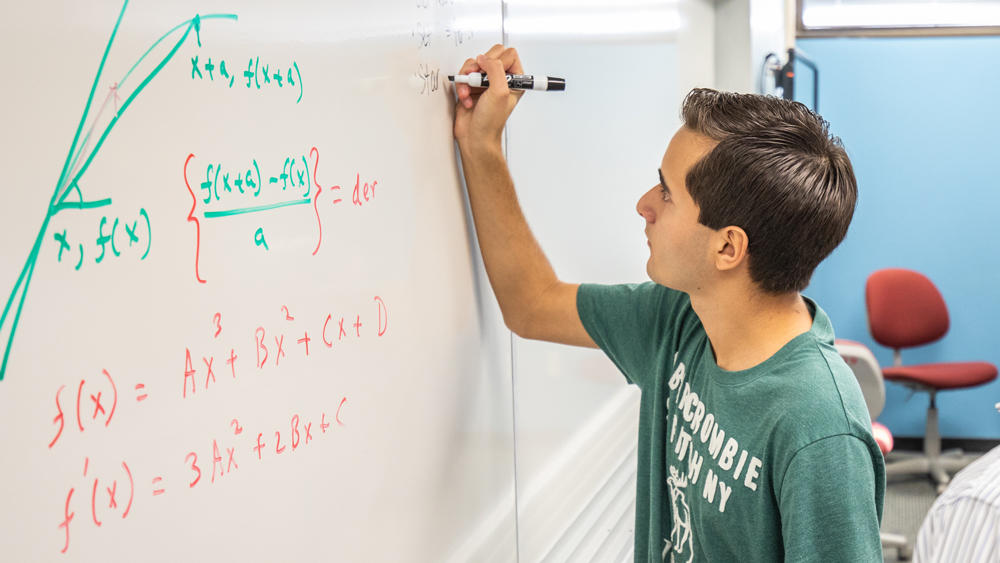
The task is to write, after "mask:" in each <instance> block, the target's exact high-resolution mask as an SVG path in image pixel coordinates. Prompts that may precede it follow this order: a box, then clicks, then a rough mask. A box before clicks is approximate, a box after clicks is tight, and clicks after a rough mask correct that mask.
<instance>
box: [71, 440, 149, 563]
mask: <svg viewBox="0 0 1000 563" xmlns="http://www.w3.org/2000/svg"><path fill="white" fill-rule="evenodd" d="M89 465H90V459H89V458H88V459H87V461H86V463H85V466H84V477H86V474H87V467H88V466H89ZM121 469H122V473H123V475H122V474H117V475H115V478H113V479H111V480H110V485H109V484H108V483H109V481H108V480H102V479H101V478H100V477H94V479H93V481H92V483H91V487H90V503H89V504H90V518H91V521H92V522H93V523H94V526H96V527H101V526H103V525H104V524H105V520H102V516H104V515H107V514H108V513H113V512H116V511H119V510H120V511H121V518H122V519H123V520H124V519H125V518H127V517H128V515H129V512H130V511H131V510H132V503H133V501H134V500H135V480H134V479H133V477H132V470H131V468H129V466H128V463H127V462H125V461H122V462H121ZM119 477H124V479H123V480H122V483H121V484H122V487H123V488H124V487H126V486H127V494H128V499H127V500H125V497H124V495H125V491H121V490H119V479H118V478H119ZM102 485H103V486H102ZM75 491H76V487H70V489H69V492H68V493H67V494H66V503H65V505H64V506H63V520H62V522H60V523H59V526H58V527H59V528H60V529H63V530H64V532H65V534H64V540H63V547H62V549H61V550H60V553H66V551H67V550H68V549H69V540H70V524H71V523H72V522H73V517H74V516H75V515H76V512H75V511H73V510H70V504H71V503H72V502H73V493H74V492H75ZM119 499H121V500H122V502H123V503H124V506H121V504H120V503H119ZM85 502H86V501H85Z"/></svg>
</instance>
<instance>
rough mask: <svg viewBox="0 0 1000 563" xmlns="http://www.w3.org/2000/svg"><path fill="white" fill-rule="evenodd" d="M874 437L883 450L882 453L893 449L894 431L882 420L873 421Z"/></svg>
mask: <svg viewBox="0 0 1000 563" xmlns="http://www.w3.org/2000/svg"><path fill="white" fill-rule="evenodd" d="M872 437H874V438H875V443H876V444H878V449H880V450H882V455H885V454H887V453H889V452H891V451H892V446H893V443H892V442H893V441H892V432H889V429H888V428H886V427H885V425H883V424H882V423H881V422H872Z"/></svg>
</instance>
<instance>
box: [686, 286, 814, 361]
mask: <svg viewBox="0 0 1000 563" xmlns="http://www.w3.org/2000/svg"><path fill="white" fill-rule="evenodd" d="M691 307H692V308H693V309H694V311H695V313H697V315H698V318H699V319H701V323H702V326H704V327H705V332H706V333H707V334H708V340H709V342H710V343H711V345H712V350H713V351H714V352H715V361H716V363H717V364H718V365H719V367H720V368H722V369H724V370H727V371H740V370H745V369H749V368H752V367H754V366H756V365H758V364H760V363H762V362H763V361H764V360H767V359H768V358H770V357H771V356H773V355H774V354H775V353H777V352H778V350H780V349H781V348H782V347H783V346H784V345H785V344H788V342H789V341H791V340H792V339H793V338H795V337H796V336H798V335H800V334H802V333H805V332H808V331H809V329H810V328H811V327H812V315H811V314H810V313H809V308H808V307H807V306H806V302H805V300H804V299H803V298H802V296H801V295H800V294H798V293H797V292H796V293H788V294H783V295H763V294H760V293H753V294H751V295H749V296H748V295H747V294H746V293H745V292H740V293H730V294H729V295H722V296H707V295H691Z"/></svg>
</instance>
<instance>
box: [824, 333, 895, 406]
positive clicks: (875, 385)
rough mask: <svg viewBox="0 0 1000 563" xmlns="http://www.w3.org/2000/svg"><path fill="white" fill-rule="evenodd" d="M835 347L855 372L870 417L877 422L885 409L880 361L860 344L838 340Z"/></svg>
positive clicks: (883, 383)
mask: <svg viewBox="0 0 1000 563" xmlns="http://www.w3.org/2000/svg"><path fill="white" fill-rule="evenodd" d="M833 345H834V346H835V347H836V348H837V353H838V354H840V357H841V358H844V361H845V362H847V365H848V366H849V367H850V368H851V371H853V372H854V377H855V378H857V380H858V385H860V386H861V394H862V395H864V397H865V404H866V405H868V416H870V417H871V419H872V420H875V419H876V418H878V415H879V414H881V413H882V408H883V407H885V382H884V381H883V379H882V370H881V369H880V368H879V365H878V360H876V359H875V355H874V354H872V351H871V350H869V349H868V347H867V346H865V345H864V344H861V343H860V342H854V341H852V340H841V339H839V338H838V339H837V340H836V341H835V342H834V343H833Z"/></svg>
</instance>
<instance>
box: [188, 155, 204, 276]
mask: <svg viewBox="0 0 1000 563" xmlns="http://www.w3.org/2000/svg"><path fill="white" fill-rule="evenodd" d="M192 158H194V153H191V154H189V155H188V157H187V158H186V159H185V160H184V185H185V186H187V190H188V193H189V194H191V211H190V212H189V213H188V216H187V220H188V222H189V223H194V231H195V233H194V277H195V279H196V280H198V283H205V282H206V280H203V279H202V278H201V274H200V273H198V257H199V256H200V255H201V223H199V222H198V218H197V217H195V216H194V208H195V207H196V206H197V205H198V198H196V197H195V196H194V190H192V189H191V184H190V183H188V174H187V169H188V163H189V162H191V159H192Z"/></svg>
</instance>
